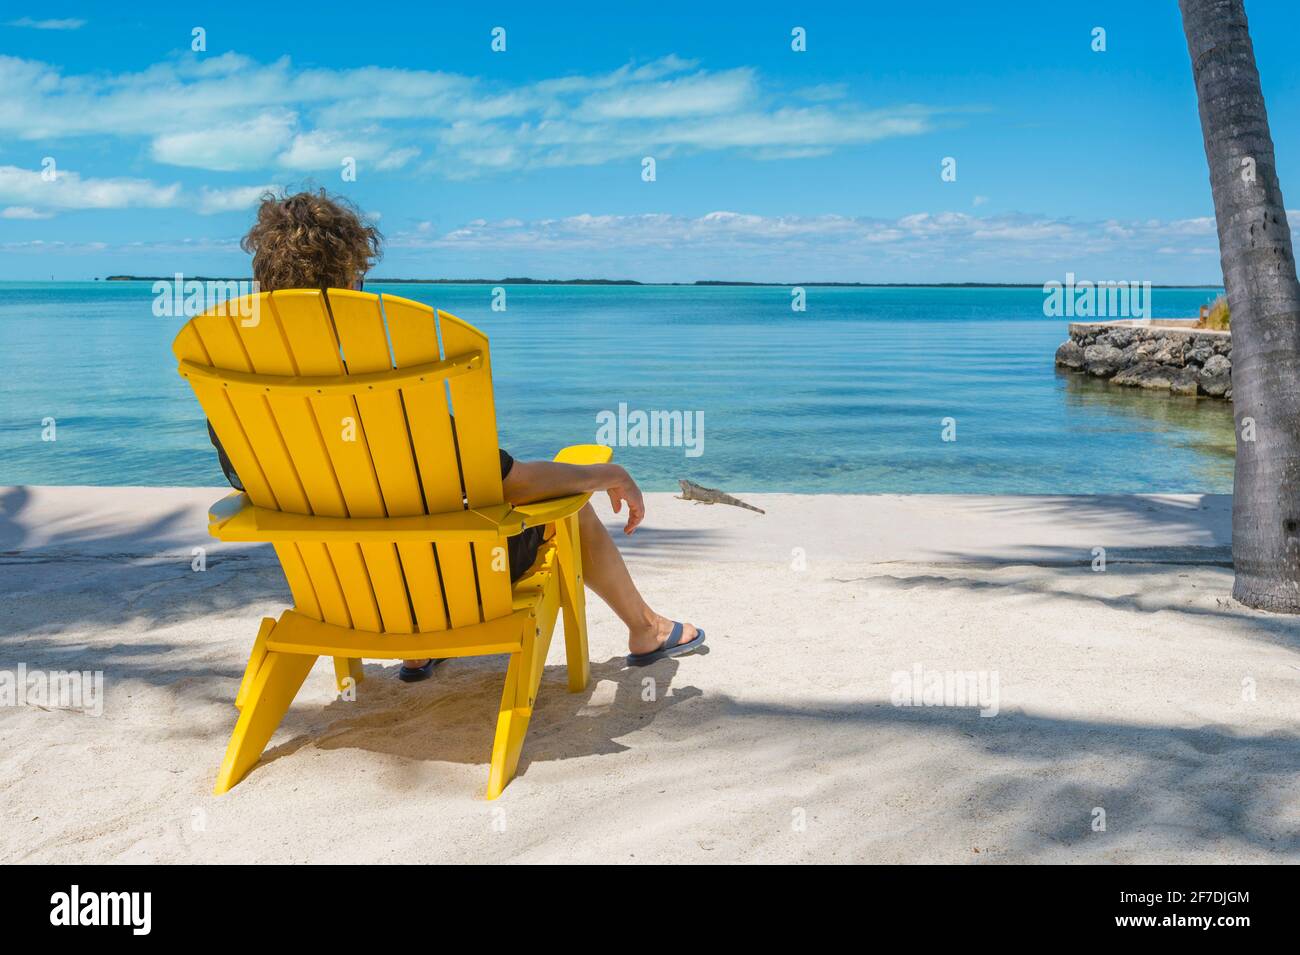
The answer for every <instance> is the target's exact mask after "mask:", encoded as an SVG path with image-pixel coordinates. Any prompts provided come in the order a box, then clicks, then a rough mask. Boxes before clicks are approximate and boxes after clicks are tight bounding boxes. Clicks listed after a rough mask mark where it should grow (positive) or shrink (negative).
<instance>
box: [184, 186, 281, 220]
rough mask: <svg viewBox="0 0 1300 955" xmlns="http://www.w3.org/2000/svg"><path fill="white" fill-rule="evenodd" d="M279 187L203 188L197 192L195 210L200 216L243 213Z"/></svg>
mask: <svg viewBox="0 0 1300 955" xmlns="http://www.w3.org/2000/svg"><path fill="white" fill-rule="evenodd" d="M279 188H280V187H279V186H277V185H274V184H268V185H264V186H234V187H231V188H229V189H209V188H207V187H206V186H204V187H203V188H202V189H201V190H199V196H198V201H197V203H196V208H197V209H198V212H199V213H200V214H201V215H216V214H217V213H221V212H244V211H246V210H248V209H251V208H252V207H253V205H254V204H256V203H257V202H258V201H259V200H260V199H261V198H262V196H263V195H265V194H266V193H268V192H277V191H278V190H279Z"/></svg>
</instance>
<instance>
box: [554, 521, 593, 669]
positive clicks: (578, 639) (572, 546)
mask: <svg viewBox="0 0 1300 955" xmlns="http://www.w3.org/2000/svg"><path fill="white" fill-rule="evenodd" d="M555 548H556V555H555V556H556V559H557V563H558V567H559V575H560V606H561V608H562V609H563V611H564V649H565V653H566V657H567V660H568V669H569V692H570V693H581V692H582V691H583V690H585V689H586V688H587V682H588V681H589V680H590V679H591V654H590V652H589V651H588V649H587V589H586V586H585V585H584V584H583V582H582V544H581V539H580V538H579V536H578V515H577V514H571V515H570V516H568V517H566V518H565V519H564V520H562V521H557V522H556V525H555Z"/></svg>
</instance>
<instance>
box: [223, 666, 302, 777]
mask: <svg viewBox="0 0 1300 955" xmlns="http://www.w3.org/2000/svg"><path fill="white" fill-rule="evenodd" d="M315 662H316V658H315V657H314V656H310V655H307V654H302V653H278V652H276V651H273V650H272V651H267V652H266V655H265V657H264V658H263V660H262V664H261V666H260V667H259V668H258V670H257V676H256V677H254V679H253V684H252V687H251V688H250V689H249V691H248V698H247V699H246V700H245V701H244V705H243V707H242V708H241V709H240V712H239V720H238V721H237V722H236V723H235V731H234V732H233V733H232V734H231V735H230V744H229V745H228V746H227V747H226V758H225V759H224V760H222V762H221V771H220V772H218V773H217V784H216V786H215V787H214V788H213V790H212V792H213V795H216V796H220V795H221V794H222V793H224V792H228V791H229V790H230V789H231V788H232V787H233V786H234V785H235V784H236V783H238V782H239V781H240V780H241V779H243V778H244V774H245V773H247V772H248V771H249V770H250V769H252V768H253V766H254V765H256V763H257V761H258V760H259V759H260V758H261V756H262V750H264V749H266V744H267V743H269V742H270V741H271V736H272V734H273V733H275V729H276V727H277V726H279V725H280V720H282V719H283V718H284V714H285V713H286V712H287V711H288V709H289V704H290V703H292V702H293V698H294V697H295V696H296V695H297V694H298V690H299V688H300V687H301V686H302V683H303V681H304V680H305V679H307V674H308V673H309V672H310V671H311V668H312V664H314V663H315Z"/></svg>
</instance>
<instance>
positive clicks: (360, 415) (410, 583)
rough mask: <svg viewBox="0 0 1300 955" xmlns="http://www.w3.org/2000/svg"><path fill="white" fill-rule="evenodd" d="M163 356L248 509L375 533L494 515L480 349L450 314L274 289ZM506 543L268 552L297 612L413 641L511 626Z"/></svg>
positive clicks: (229, 306) (406, 303)
mask: <svg viewBox="0 0 1300 955" xmlns="http://www.w3.org/2000/svg"><path fill="white" fill-rule="evenodd" d="M440 338H441V345H440ZM172 348H173V351H174V352H175V354H176V357H177V358H178V359H180V361H181V373H182V374H183V375H184V376H185V377H186V379H187V380H188V381H189V383H190V385H191V386H192V387H193V389H194V393H195V395H196V396H197V398H198V400H199V403H200V404H201V405H202V406H203V410H204V413H205V414H206V415H207V417H208V420H209V421H210V422H211V423H212V427H213V429H214V430H215V431H216V433H217V436H218V437H219V438H220V439H221V443H222V445H223V447H224V448H225V449H226V453H227V454H228V455H229V457H230V461H231V463H232V464H233V465H234V468H235V470H236V471H237V472H238V474H239V477H240V480H241V481H242V483H243V485H244V487H245V489H246V491H247V494H248V496H249V498H250V499H251V500H252V503H253V504H254V505H256V506H258V507H260V508H266V509H269V510H277V511H282V512H285V513H289V514H309V515H318V516H324V517H336V518H339V517H341V518H347V517H352V518H382V517H413V516H419V515H426V514H427V515H438V514H447V513H451V512H454V511H461V510H464V509H466V508H472V509H479V510H482V509H492V508H494V507H496V506H501V505H502V503H503V497H502V491H501V470H500V463H499V458H498V452H497V447H498V444H497V425H496V409H495V405H494V402H493V397H492V368H491V360H490V356H489V352H488V340H487V336H485V335H484V334H483V333H482V332H480V331H479V330H478V329H476V328H474V327H473V326H472V325H470V324H468V323H467V322H463V321H461V320H460V319H458V318H456V317H455V316H453V315H449V314H448V313H446V312H442V311H438V312H436V313H435V311H434V310H433V309H432V308H430V307H429V306H427V305H422V304H420V303H418V302H413V301H410V300H408V299H404V298H398V297H396V296H389V295H386V296H384V297H383V298H382V300H381V299H380V297H379V296H377V295H373V294H369V293H365V292H354V291H348V290H342V289H329V290H328V292H323V291H317V290H297V289H295V290H285V291H278V292H270V293H261V294H259V295H256V296H249V297H246V298H244V299H238V300H234V301H230V302H225V303H222V304H221V305H219V306H217V307H215V308H213V309H210V310H209V311H207V312H205V313H204V314H202V315H198V316H196V317H195V318H193V319H191V320H190V321H189V322H188V323H187V324H186V325H185V327H184V328H183V329H181V331H180V333H179V334H178V335H177V336H176V340H175V342H174V343H173V346H172ZM453 416H454V417H453ZM503 510H504V508H503ZM505 544H506V540H505V538H500V539H498V540H497V542H496V543H495V544H491V545H489V544H487V543H484V542H479V543H439V544H431V543H427V542H390V541H380V542H370V541H363V542H333V541H331V542H328V543H322V542H312V541H305V542H303V541H299V542H284V543H277V544H276V545H275V547H276V552H277V554H278V555H279V557H280V562H281V564H282V566H283V567H284V571H285V576H286V577H287V578H288V582H289V586H290V589H291V590H292V591H293V598H294V602H295V605H296V609H297V610H298V611H299V612H300V613H303V614H306V615H308V616H311V617H314V618H315V619H317V620H323V621H325V622H327V623H332V624H336V625H338V626H343V627H351V628H355V629H360V630H370V631H377V632H387V633H412V632H416V631H436V630H446V629H449V628H455V627H462V626H469V625H472V624H475V623H479V622H481V621H488V620H494V619H497V618H499V617H503V616H506V615H508V614H510V613H511V611H512V596H511V584H510V575H509V573H508V569H507V564H506V560H505Z"/></svg>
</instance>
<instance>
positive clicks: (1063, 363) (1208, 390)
mask: <svg viewBox="0 0 1300 955" xmlns="http://www.w3.org/2000/svg"><path fill="white" fill-rule="evenodd" d="M1195 325H1196V320H1195V319H1164V320H1154V321H1150V322H1142V321H1132V320H1130V321H1118V322H1074V323H1072V324H1071V325H1070V338H1069V340H1068V341H1066V342H1064V343H1062V345H1061V347H1060V348H1058V349H1057V350H1056V364H1057V366H1058V367H1061V368H1068V369H1070V370H1071V371H1078V372H1082V373H1084V374H1088V375H1092V376H1093V377H1095V378H1106V379H1109V380H1110V381H1111V382H1113V383H1114V384H1117V385H1128V386H1129V387H1134V388H1150V389H1154V390H1157V391H1170V392H1173V393H1174V394H1176V395H1205V396H1207V397H1210V398H1227V399H1228V400H1229V401H1231V400H1232V333H1231V332H1227V331H1223V332H1220V331H1212V330H1210V329H1205V328H1196V327H1195Z"/></svg>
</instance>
